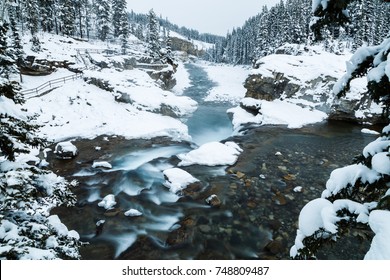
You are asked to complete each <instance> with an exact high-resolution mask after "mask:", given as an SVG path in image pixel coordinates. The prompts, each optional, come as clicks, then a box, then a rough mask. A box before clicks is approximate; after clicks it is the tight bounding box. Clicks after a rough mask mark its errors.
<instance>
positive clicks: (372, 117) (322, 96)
mask: <svg viewBox="0 0 390 280" xmlns="http://www.w3.org/2000/svg"><path fill="white" fill-rule="evenodd" d="M332 60H333V61H332ZM346 60H347V58H345V57H343V56H336V55H331V54H315V55H308V54H305V55H301V56H293V55H271V56H268V57H265V58H263V59H261V60H259V61H258V63H257V66H258V69H255V70H253V72H252V74H250V75H249V76H248V78H247V79H246V81H245V83H244V87H245V88H246V89H247V92H246V95H245V97H250V98H254V99H259V100H266V101H273V100H287V101H291V103H294V104H298V105H301V106H302V107H306V108H307V107H309V108H313V109H317V110H320V111H322V112H325V113H326V114H328V115H329V119H332V120H342V121H352V122H358V123H362V122H371V123H381V122H382V121H383V120H384V118H383V117H382V110H381V106H380V105H378V104H374V103H373V102H372V101H371V100H370V98H369V96H367V94H365V92H366V89H365V84H364V83H362V81H360V83H359V84H356V85H354V86H353V85H352V92H353V93H352V94H351V95H350V96H346V97H345V98H341V99H338V98H337V97H335V96H334V94H333V86H334V84H335V83H336V81H337V80H338V79H339V78H340V77H341V76H342V74H343V68H345V66H344V64H345V61H346ZM332 69H334V70H332ZM353 87H355V88H353ZM241 107H243V108H244V109H246V110H247V111H248V112H252V113H253V108H246V107H245V105H243V104H241Z"/></svg>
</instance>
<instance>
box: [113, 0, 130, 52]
mask: <svg viewBox="0 0 390 280" xmlns="http://www.w3.org/2000/svg"><path fill="white" fill-rule="evenodd" d="M112 23H113V27H114V37H118V38H119V40H120V42H121V49H122V54H126V52H127V49H128V47H129V42H128V40H129V36H130V25H129V20H128V16H127V1H126V0H112Z"/></svg>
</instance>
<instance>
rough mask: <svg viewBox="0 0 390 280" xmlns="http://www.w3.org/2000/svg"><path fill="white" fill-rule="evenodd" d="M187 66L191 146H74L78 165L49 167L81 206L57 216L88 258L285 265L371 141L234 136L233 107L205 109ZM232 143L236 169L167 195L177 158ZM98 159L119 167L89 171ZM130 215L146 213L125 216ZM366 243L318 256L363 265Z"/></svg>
mask: <svg viewBox="0 0 390 280" xmlns="http://www.w3.org/2000/svg"><path fill="white" fill-rule="evenodd" d="M186 68H187V70H188V71H189V73H190V79H191V81H192V85H191V87H189V88H188V89H186V91H185V92H184V94H185V95H187V96H189V97H191V98H193V99H194V100H196V101H197V102H198V104H199V108H198V110H197V111H196V112H195V113H194V114H193V115H192V116H189V117H188V118H187V119H184V120H183V121H184V122H186V124H187V125H188V127H189V133H190V135H191V136H192V143H186V142H182V143H176V142H172V141H171V140H169V139H167V138H156V139H151V140H125V139H123V138H121V137H119V136H118V137H115V136H114V137H104V136H101V137H98V138H96V139H94V140H79V141H76V142H74V143H75V144H76V146H77V147H78V148H79V151H80V155H79V156H78V157H77V158H76V159H74V160H71V161H61V160H58V159H56V158H51V159H50V163H51V166H52V167H53V169H54V170H57V171H58V173H59V174H60V175H63V176H65V177H66V178H67V179H69V180H71V179H77V180H78V181H79V182H80V184H79V186H78V187H77V188H76V189H75V190H74V191H75V193H76V195H77V198H78V203H77V205H76V206H75V207H72V208H64V207H60V208H57V209H54V210H53V214H58V215H59V216H60V218H61V220H62V221H63V223H65V224H66V225H67V227H68V228H69V229H74V230H76V231H78V232H79V233H80V235H81V239H82V241H84V242H86V243H87V244H86V245H85V246H83V247H82V249H81V254H82V258H83V259H94V260H97V259H288V251H289V247H290V246H292V245H293V241H294V238H295V233H296V227H297V221H298V215H299V211H300V209H301V208H302V207H303V206H304V205H305V203H307V202H308V201H310V200H311V199H314V198H316V197H318V196H320V194H321V192H322V190H323V189H324V186H325V182H326V180H327V178H328V177H329V174H330V172H331V171H332V170H333V169H335V168H337V167H341V166H344V165H346V164H349V163H351V160H352V159H353V157H354V156H355V155H358V154H359V152H360V151H361V150H362V148H363V147H364V146H365V145H366V144H368V143H369V142H371V141H372V140H373V139H374V138H375V136H372V135H367V134H362V133H361V132H360V129H361V127H359V126H354V125H351V124H346V123H321V124H317V125H312V126H308V127H305V128H302V129H294V130H291V129H287V128H286V127H283V126H264V127H257V128H252V129H248V130H247V131H246V133H244V135H242V136H239V137H238V136H237V137H230V135H231V133H232V127H231V122H230V120H229V118H228V116H227V114H226V110H227V109H229V108H230V107H232V104H229V103H216V102H204V101H203V100H204V98H205V97H206V94H207V92H208V91H209V90H210V89H211V88H212V87H214V86H215V84H214V83H213V82H212V81H211V80H210V79H209V78H208V77H207V73H206V72H205V71H204V70H203V69H202V68H201V67H200V66H198V65H194V64H188V65H186ZM229 137H230V138H229ZM227 138H229V140H231V141H235V142H236V143H237V144H239V145H240V146H241V147H242V148H243V149H244V152H243V153H242V154H241V156H240V158H239V160H238V162H237V164H235V165H234V166H232V167H227V166H222V167H205V166H198V165H196V166H190V167H186V168H183V169H185V170H187V171H188V172H190V173H191V174H192V175H193V176H195V177H196V178H198V179H199V180H200V183H198V184H193V185H191V186H190V187H189V188H188V189H187V190H185V191H184V192H183V193H181V194H179V195H176V194H173V193H171V192H169V190H168V189H167V188H166V187H164V185H163V184H164V182H165V179H164V176H163V174H162V171H163V170H165V169H167V168H171V167H174V166H176V165H177V163H178V161H179V160H178V158H177V157H176V155H178V154H180V153H185V152H188V151H190V150H192V149H193V148H194V147H196V146H197V145H201V144H204V143H206V142H210V141H222V140H224V139H227ZM95 147H100V149H96V148H95ZM97 158H99V159H100V160H107V161H109V162H110V163H112V167H113V168H112V169H110V170H104V169H93V168H92V167H91V165H92V163H93V161H94V160H95V159H97ZM296 187H301V189H302V191H300V192H296V190H297V189H296ZM107 194H114V195H115V198H116V201H117V204H116V205H115V207H114V209H111V210H109V211H106V210H105V209H103V208H101V207H98V205H97V204H98V202H99V201H101V199H102V198H103V197H104V196H106V195H107ZM211 194H216V195H217V196H218V197H219V199H220V200H221V202H222V205H221V206H220V207H216V208H213V207H210V206H208V205H207V204H206V203H205V199H206V198H207V197H208V196H210V195H211ZM129 209H137V210H138V211H140V212H141V213H142V214H143V215H142V216H139V217H126V216H125V215H124V214H123V213H124V212H125V211H127V210H129ZM103 221H104V222H103ZM97 223H101V224H102V226H100V227H97V225H96V224H97ZM345 243H347V242H345ZM349 243H352V241H349ZM359 244H360V243H359ZM368 245H369V243H367V242H365V243H364V242H363V244H362V245H359V246H355V247H354V249H355V251H354V253H353V254H348V253H343V254H339V253H337V252H333V251H332V250H328V251H326V253H324V254H323V255H322V258H324V259H332V258H333V259H341V258H346V259H351V258H355V257H356V258H361V257H362V254H363V255H364V252H365V251H366V250H367V246H368Z"/></svg>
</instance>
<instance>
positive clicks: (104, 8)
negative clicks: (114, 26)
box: [93, 0, 111, 41]
mask: <svg viewBox="0 0 390 280" xmlns="http://www.w3.org/2000/svg"><path fill="white" fill-rule="evenodd" d="M93 9H94V11H95V15H96V29H97V37H98V38H99V39H100V40H102V41H106V40H107V37H108V35H109V34H110V32H111V6H110V3H109V0H95V2H94V3H93Z"/></svg>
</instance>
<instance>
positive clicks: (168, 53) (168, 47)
mask: <svg viewBox="0 0 390 280" xmlns="http://www.w3.org/2000/svg"><path fill="white" fill-rule="evenodd" d="M161 61H162V62H163V63H168V64H171V65H173V64H174V58H173V54H172V41H171V37H170V32H169V29H168V30H167V31H166V36H165V48H164V51H163V56H162V59H161Z"/></svg>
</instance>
